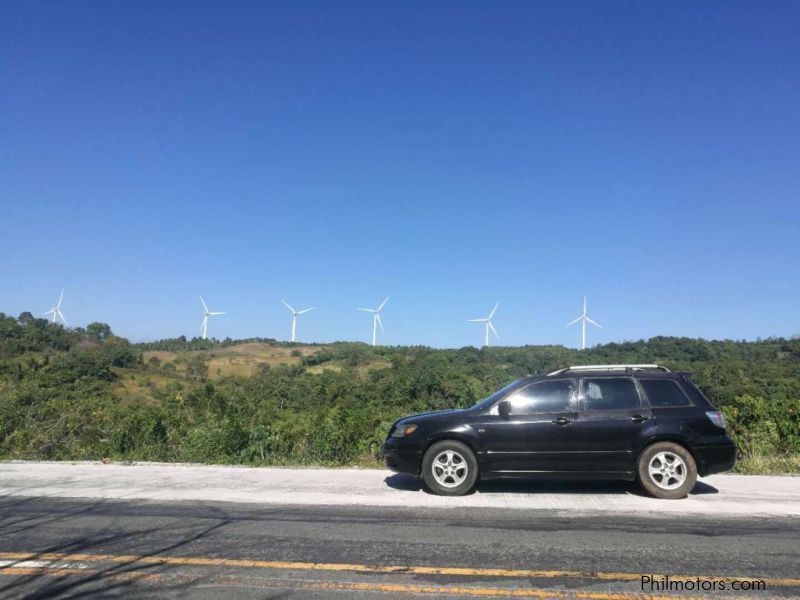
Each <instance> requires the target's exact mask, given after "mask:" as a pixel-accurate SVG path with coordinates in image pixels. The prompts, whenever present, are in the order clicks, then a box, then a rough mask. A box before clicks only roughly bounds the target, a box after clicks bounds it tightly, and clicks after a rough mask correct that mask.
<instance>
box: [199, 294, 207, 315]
mask: <svg viewBox="0 0 800 600" xmlns="http://www.w3.org/2000/svg"><path fill="white" fill-rule="evenodd" d="M199 298H200V302H202V303H203V308H204V309H205V311H206V312H208V306H206V301H205V300H203V297H202V296H199Z"/></svg>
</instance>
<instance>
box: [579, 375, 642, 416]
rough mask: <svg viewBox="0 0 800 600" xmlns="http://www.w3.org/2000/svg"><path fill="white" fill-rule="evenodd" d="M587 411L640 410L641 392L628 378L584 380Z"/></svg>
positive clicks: (584, 400) (584, 399)
mask: <svg viewBox="0 0 800 600" xmlns="http://www.w3.org/2000/svg"><path fill="white" fill-rule="evenodd" d="M583 402H584V407H585V410H625V409H628V408H639V406H640V400H639V392H638V391H637V389H636V384H635V383H634V382H633V379H630V378H627V377H620V378H604V379H600V378H598V379H584V380H583Z"/></svg>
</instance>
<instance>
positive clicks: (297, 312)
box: [281, 300, 316, 342]
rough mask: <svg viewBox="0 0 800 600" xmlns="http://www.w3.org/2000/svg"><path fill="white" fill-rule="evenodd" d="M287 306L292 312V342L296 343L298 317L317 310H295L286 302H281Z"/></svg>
mask: <svg viewBox="0 0 800 600" xmlns="http://www.w3.org/2000/svg"><path fill="white" fill-rule="evenodd" d="M281 302H283V303H284V304H285V305H286V308H288V309H289V310H290V311H292V341H293V342H294V341H295V332H296V331H297V317H298V315H302V314H305V313H307V312H311V311H312V310H314V309H315V308H316V306H314V307H312V308H304V309H303V310H295V309H293V308H292V307H291V305H290V304H289V303H288V302H287V301H286V300H281Z"/></svg>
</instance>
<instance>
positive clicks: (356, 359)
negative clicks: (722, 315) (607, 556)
mask: <svg viewBox="0 0 800 600" xmlns="http://www.w3.org/2000/svg"><path fill="white" fill-rule="evenodd" d="M622 362H657V363H659V364H664V365H666V366H668V367H670V368H673V369H680V370H690V371H694V372H695V378H694V380H695V381H696V382H697V383H698V385H700V387H701V388H702V389H703V390H704V391H705V392H706V394H707V395H708V396H709V397H710V398H711V400H712V401H713V402H714V403H715V404H716V405H717V406H718V407H720V408H722V409H723V410H724V411H725V413H726V415H727V416H728V419H729V421H730V423H731V429H732V431H733V434H734V436H735V437H736V439H737V441H738V443H739V445H740V447H741V449H742V452H743V456H742V461H741V462H740V466H739V468H740V469H741V470H744V471H747V472H800V459H798V457H800V340H798V339H791V340H787V339H781V338H776V339H768V340H763V341H756V342H742V341H740V342H735V341H706V340H698V339H689V338H668V337H659V338H652V339H650V340H646V341H637V342H626V343H621V344H607V345H604V346H598V347H595V348H592V349H590V350H586V351H577V350H572V349H568V348H564V347H562V346H525V347H519V348H504V347H497V348H494V347H493V348H485V349H480V350H479V349H476V348H472V347H467V348H460V349H453V350H435V349H431V348H426V347H376V348H372V347H370V346H367V345H365V344H360V343H334V344H326V345H304V344H291V343H281V342H277V341H275V340H265V339H251V340H240V341H234V340H225V341H221V342H220V341H213V340H200V339H193V340H186V339H184V338H178V339H171V340H162V341H160V342H155V343H150V344H139V345H136V344H130V343H129V342H128V341H127V340H125V339H123V338H119V337H116V336H114V335H113V334H112V332H111V330H110V328H109V327H108V326H107V325H104V324H101V323H93V324H91V325H89V326H88V327H86V328H85V329H64V328H63V327H61V326H60V325H54V324H52V323H48V322H47V321H45V320H43V319H36V318H34V317H32V316H31V315H30V314H29V313H23V314H22V315H20V316H19V317H18V318H13V317H9V316H6V315H3V314H2V313H0V458H5V459H60V460H66V459H91V460H97V459H102V458H111V459H114V460H155V461H180V462H184V461H188V462H212V463H240V464H253V465H264V464H328V465H348V464H375V462H376V461H377V459H378V447H379V444H380V442H381V441H382V440H383V438H384V437H385V435H386V431H387V429H388V427H389V425H390V424H391V423H392V421H394V420H395V419H397V418H398V417H400V416H403V415H406V414H409V413H413V412H421V411H425V410H430V409H441V408H451V407H463V406H468V405H471V404H473V403H475V402H477V401H478V400H479V399H481V398H482V397H484V396H485V395H487V394H488V393H490V392H491V391H493V390H495V389H497V388H498V387H500V386H502V385H504V384H505V383H508V382H509V381H511V380H513V379H515V378H518V377H520V376H523V375H529V374H534V373H540V372H543V371H546V370H550V369H553V368H557V367H560V366H564V365H569V364H587V363H622Z"/></svg>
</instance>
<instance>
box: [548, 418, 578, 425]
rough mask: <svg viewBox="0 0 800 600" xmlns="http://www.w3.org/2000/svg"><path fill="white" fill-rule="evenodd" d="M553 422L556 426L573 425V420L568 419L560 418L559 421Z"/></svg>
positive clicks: (554, 420)
mask: <svg viewBox="0 0 800 600" xmlns="http://www.w3.org/2000/svg"><path fill="white" fill-rule="evenodd" d="M552 422H553V423H554V424H556V425H570V424H571V423H573V421H572V419H568V418H567V417H558V418H557V419H553V421H552Z"/></svg>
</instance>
